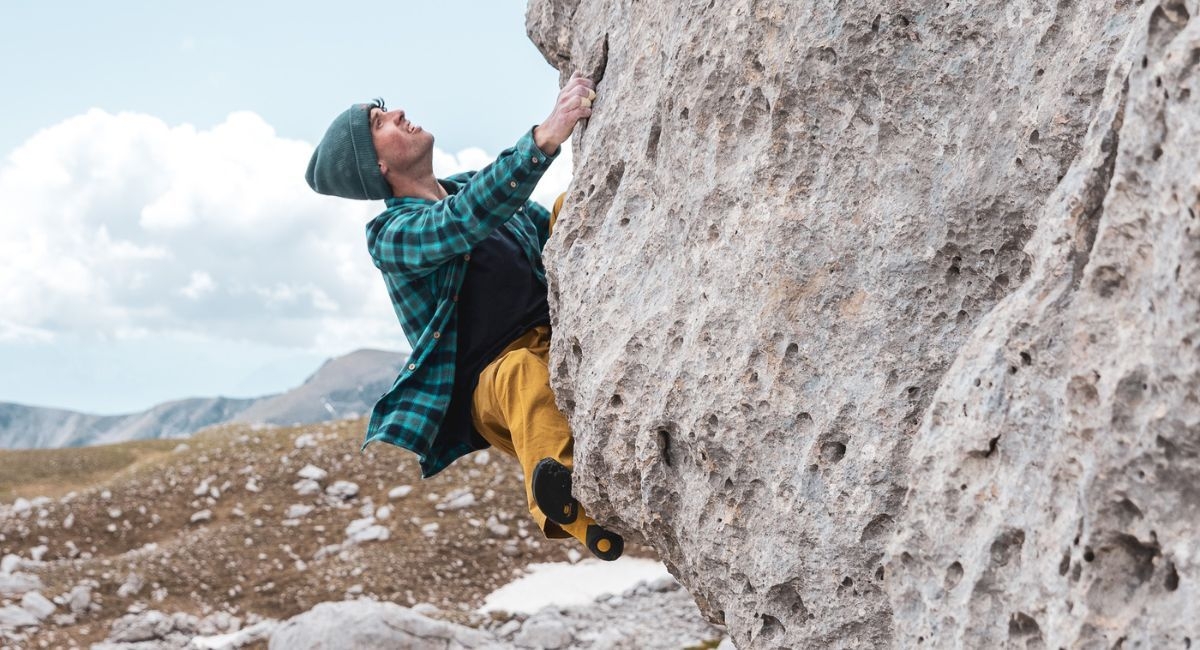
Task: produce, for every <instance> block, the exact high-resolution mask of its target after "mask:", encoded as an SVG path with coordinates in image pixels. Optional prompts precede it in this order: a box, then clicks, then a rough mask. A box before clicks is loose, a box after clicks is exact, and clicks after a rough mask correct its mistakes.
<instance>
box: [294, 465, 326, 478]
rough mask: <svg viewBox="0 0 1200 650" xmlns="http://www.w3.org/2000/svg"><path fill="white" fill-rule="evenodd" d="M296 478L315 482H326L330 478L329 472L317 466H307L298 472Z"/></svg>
mask: <svg viewBox="0 0 1200 650" xmlns="http://www.w3.org/2000/svg"><path fill="white" fill-rule="evenodd" d="M296 476H299V477H300V478H306V479H309V480H313V481H324V480H325V478H326V477H328V476H329V472H326V471H325V470H323V469H321V468H320V467H317V466H316V465H305V466H304V467H303V468H302V469H301V470H300V471H298V472H296Z"/></svg>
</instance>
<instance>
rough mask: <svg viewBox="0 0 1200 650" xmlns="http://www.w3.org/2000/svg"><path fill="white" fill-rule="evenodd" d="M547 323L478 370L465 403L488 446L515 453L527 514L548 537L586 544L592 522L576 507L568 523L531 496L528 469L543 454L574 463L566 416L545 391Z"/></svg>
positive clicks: (547, 385)
mask: <svg viewBox="0 0 1200 650" xmlns="http://www.w3.org/2000/svg"><path fill="white" fill-rule="evenodd" d="M549 357H550V328H549V327H548V326H545V325H543V326H541V327H535V328H534V329H532V330H530V331H528V332H526V333H525V334H524V335H522V336H521V337H520V338H518V339H517V340H516V341H513V342H512V343H511V344H509V346H508V347H507V348H505V349H504V351H503V352H501V353H500V356H498V357H496V359H495V360H494V361H492V362H491V363H490V364H488V366H487V367H486V368H484V369H483V372H481V373H479V385H478V386H476V388H475V395H474V398H473V400H472V404H471V419H472V421H473V422H474V423H475V429H476V430H477V431H479V434H480V435H482V436H483V438H484V440H487V441H488V442H489V443H491V445H492V446H493V447H495V448H497V449H499V450H501V451H503V452H504V453H506V454H509V455H510V456H514V457H516V459H517V461H518V462H519V463H520V464H521V470H522V471H523V472H524V474H525V498H526V499H527V500H528V501H529V513H530V514H531V515H532V516H533V520H534V521H535V522H537V525H538V527H539V528H541V529H542V532H543V533H544V534H545V535H546V537H549V538H563V537H567V536H570V537H574V538H575V539H577V540H579V541H580V542H581V543H584V544H585V545H586V543H587V541H586V540H587V527H588V525H589V524H594V523H596V522H595V521H594V520H593V519H592V518H591V517H589V516H587V514H586V513H585V512H584V510H583V506H582V505H580V507H579V517H578V518H577V519H576V520H575V522H574V523H571V524H568V525H566V526H560V525H558V524H556V523H554V522H553V521H550V520H548V519H546V515H545V514H543V513H542V510H541V508H538V506H537V503H535V502H534V500H533V468H534V466H535V465H537V463H538V461H540V460H541V459H543V458H553V459H554V460H557V461H558V462H560V463H562V464H563V465H565V466H566V467H568V468H571V467H574V462H573V460H572V450H573V447H574V441H573V439H572V438H571V430H570V428H568V426H567V419H566V418H564V417H563V415H562V413H560V412H559V411H558V406H557V405H555V403H554V393H552V392H551V391H550V370H549V365H548V362H549Z"/></svg>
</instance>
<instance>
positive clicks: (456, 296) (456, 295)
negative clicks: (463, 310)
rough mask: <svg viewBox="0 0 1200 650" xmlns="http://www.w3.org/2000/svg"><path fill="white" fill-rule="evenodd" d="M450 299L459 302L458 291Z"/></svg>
mask: <svg viewBox="0 0 1200 650" xmlns="http://www.w3.org/2000/svg"><path fill="white" fill-rule="evenodd" d="M450 301H451V302H458V294H457V293H456V294H454V296H453V297H452V298H450Z"/></svg>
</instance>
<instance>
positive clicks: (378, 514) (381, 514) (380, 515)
mask: <svg viewBox="0 0 1200 650" xmlns="http://www.w3.org/2000/svg"><path fill="white" fill-rule="evenodd" d="M391 516H392V507H391V506H379V509H378V510H376V511H375V518H376V519H387V518H388V517H391Z"/></svg>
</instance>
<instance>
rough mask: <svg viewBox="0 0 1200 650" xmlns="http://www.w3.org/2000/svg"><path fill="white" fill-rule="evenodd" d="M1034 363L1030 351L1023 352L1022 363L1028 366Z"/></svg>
mask: <svg viewBox="0 0 1200 650" xmlns="http://www.w3.org/2000/svg"><path fill="white" fill-rule="evenodd" d="M1031 363H1033V357H1032V356H1030V354H1029V353H1028V352H1022V353H1021V365H1025V366H1028V365H1029V364H1031Z"/></svg>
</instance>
